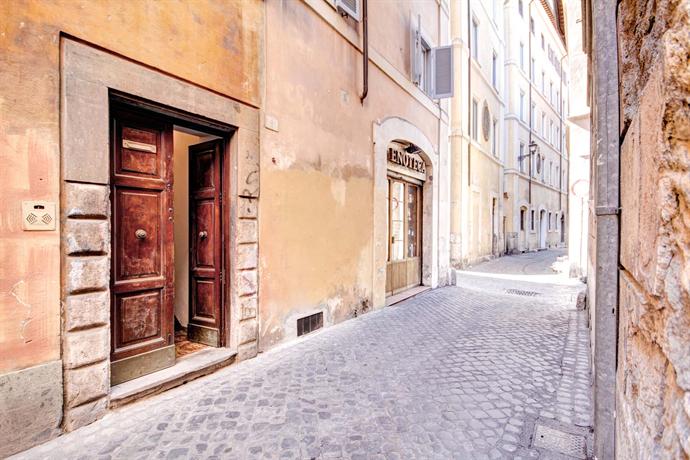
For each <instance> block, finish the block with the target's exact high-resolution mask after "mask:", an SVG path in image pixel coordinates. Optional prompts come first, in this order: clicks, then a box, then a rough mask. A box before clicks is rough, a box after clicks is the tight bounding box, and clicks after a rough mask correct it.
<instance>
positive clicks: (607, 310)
mask: <svg viewBox="0 0 690 460" xmlns="http://www.w3.org/2000/svg"><path fill="white" fill-rule="evenodd" d="M587 3H589V5H590V8H591V10H590V12H591V14H590V15H589V17H590V18H591V21H592V23H591V31H590V32H589V33H591V37H592V50H591V54H592V56H591V60H592V68H593V74H592V79H593V84H592V89H593V96H592V97H593V103H592V109H593V110H592V116H593V119H592V138H591V146H592V159H593V161H594V168H593V170H594V171H593V172H594V177H593V178H592V179H591V180H590V184H592V185H594V187H595V188H594V190H592V191H590V196H592V197H593V200H594V206H595V209H594V211H595V212H594V214H595V219H594V230H595V233H596V248H595V251H596V265H595V269H594V271H595V277H594V282H595V284H594V305H593V311H592V315H593V316H594V334H593V335H594V369H593V372H594V455H595V458H601V459H604V458H616V454H615V426H616V421H615V418H616V366H617V345H618V273H619V271H618V261H619V254H620V220H619V219H620V214H619V210H620V121H619V94H618V81H619V77H618V40H617V26H616V9H617V8H616V7H617V3H618V2H617V0H596V1H591V2H589V1H588V2H587Z"/></svg>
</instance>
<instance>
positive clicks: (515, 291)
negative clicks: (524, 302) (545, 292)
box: [506, 289, 541, 297]
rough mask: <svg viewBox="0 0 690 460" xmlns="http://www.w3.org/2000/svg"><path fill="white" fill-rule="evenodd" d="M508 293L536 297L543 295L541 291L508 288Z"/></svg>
mask: <svg viewBox="0 0 690 460" xmlns="http://www.w3.org/2000/svg"><path fill="white" fill-rule="evenodd" d="M506 294H514V295H522V296H526V297H534V296H537V295H541V293H539V292H535V291H523V290H522V289H506Z"/></svg>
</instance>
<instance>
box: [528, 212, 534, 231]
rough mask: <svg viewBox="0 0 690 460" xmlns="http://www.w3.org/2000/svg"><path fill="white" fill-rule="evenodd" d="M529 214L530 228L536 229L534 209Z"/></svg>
mask: <svg viewBox="0 0 690 460" xmlns="http://www.w3.org/2000/svg"><path fill="white" fill-rule="evenodd" d="M529 214H530V215H529V229H530V230H532V231H534V209H532V210H531V211H530V213H529Z"/></svg>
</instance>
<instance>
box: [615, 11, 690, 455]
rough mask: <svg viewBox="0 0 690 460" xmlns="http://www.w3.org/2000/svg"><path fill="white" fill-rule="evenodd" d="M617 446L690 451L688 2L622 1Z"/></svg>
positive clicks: (620, 449)
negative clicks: (621, 135) (621, 140)
mask: <svg viewBox="0 0 690 460" xmlns="http://www.w3.org/2000/svg"><path fill="white" fill-rule="evenodd" d="M618 11H619V14H618V39H619V49H620V56H621V72H620V75H621V78H622V81H621V85H622V86H621V112H622V114H623V118H622V120H621V121H622V130H623V131H624V137H623V143H622V147H621V166H622V167H621V197H622V203H621V205H622V211H621V265H622V268H621V270H620V321H619V344H618V363H619V364H618V371H617V409H616V413H617V418H616V456H617V457H618V458H626V459H627V458H685V457H687V456H690V353H689V350H690V208H689V206H690V154H689V150H690V107H689V105H688V101H690V36H689V35H688V30H690V4H688V2H685V1H678V0H676V1H671V0H666V1H660V2H644V1H634V0H626V1H623V2H622V3H621V4H620V5H619V10H618Z"/></svg>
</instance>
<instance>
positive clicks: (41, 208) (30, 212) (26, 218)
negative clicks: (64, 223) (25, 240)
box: [22, 201, 56, 231]
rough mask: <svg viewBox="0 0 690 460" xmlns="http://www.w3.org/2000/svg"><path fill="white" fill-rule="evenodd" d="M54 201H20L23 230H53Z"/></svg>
mask: <svg viewBox="0 0 690 460" xmlns="http://www.w3.org/2000/svg"><path fill="white" fill-rule="evenodd" d="M55 220H56V218H55V202H53V201H22V228H23V229H24V230H32V231H36V230H55Z"/></svg>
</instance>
